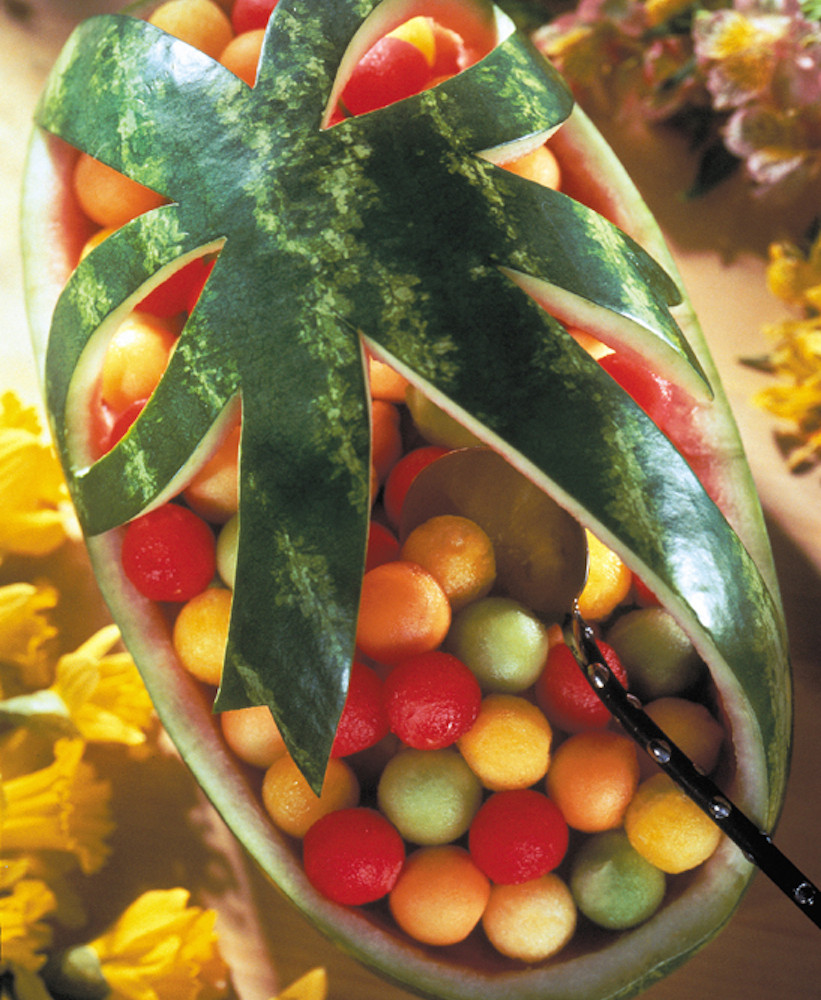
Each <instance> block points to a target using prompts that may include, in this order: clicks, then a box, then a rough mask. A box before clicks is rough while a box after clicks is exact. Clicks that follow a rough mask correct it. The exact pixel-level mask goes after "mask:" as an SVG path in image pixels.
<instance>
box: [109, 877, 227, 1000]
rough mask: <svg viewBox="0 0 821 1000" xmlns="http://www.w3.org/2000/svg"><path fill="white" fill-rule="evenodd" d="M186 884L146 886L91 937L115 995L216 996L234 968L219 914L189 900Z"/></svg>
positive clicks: (150, 999) (117, 998) (156, 998)
mask: <svg viewBox="0 0 821 1000" xmlns="http://www.w3.org/2000/svg"><path fill="white" fill-rule="evenodd" d="M188 899H189V893H188V892H187V891H186V890H185V889H165V890H153V891H151V892H146V893H144V894H143V895H142V896H140V897H139V899H137V900H136V901H135V902H134V903H132V904H131V906H129V907H128V909H127V910H125V912H124V913H123V914H122V915H121V916H120V918H119V920H117V922H116V923H115V924H114V926H113V927H112V928H111V929H110V930H109V931H107V932H106V933H105V934H103V935H102V936H101V937H98V938H96V939H95V940H94V941H91V942H90V943H89V947H90V948H91V950H92V951H94V952H95V954H96V955H97V957H98V959H99V962H100V968H101V971H102V973H103V976H104V977H105V979H106V981H107V982H108V984H109V986H110V987H111V994H110V996H109V1000H215V998H217V997H222V996H225V994H226V992H227V988H228V968H227V966H226V964H225V962H224V961H223V959H222V957H221V955H220V953H219V948H218V945H217V935H216V932H215V930H214V922H215V920H216V914H215V913H214V911H213V910H203V909H201V908H199V907H197V906H189V905H188Z"/></svg>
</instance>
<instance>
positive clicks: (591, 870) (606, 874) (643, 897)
mask: <svg viewBox="0 0 821 1000" xmlns="http://www.w3.org/2000/svg"><path fill="white" fill-rule="evenodd" d="M666 885H667V880H666V878H665V876H664V872H662V871H661V869H660V868H656V866H655V865H652V864H650V862H649V861H647V860H646V859H645V858H643V857H642V856H641V855H640V854H639V853H638V851H636V850H635V849H634V848H633V847H632V845H631V844H630V841H629V840H628V839H627V835H626V834H625V832H624V830H607V831H606V832H605V833H598V834H595V835H594V836H592V837H590V838H589V839H588V840H586V841H585V842H584V843H583V844H582V845H581V847H580V848H579V850H578V852H577V853H576V855H575V857H574V859H573V865H572V868H571V871H570V891H571V892H572V893H573V898H574V899H575V901H576V905H577V906H578V908H579V910H580V911H581V912H582V913H583V914H584V915H585V916H586V917H587V918H588V919H589V920H592V921H593V923H595V924H598V925H599V926H600V927H605V928H607V929H608V930H624V929H626V928H628V927H635V926H636V925H638V924H640V923H643V922H644V921H645V920H647V919H648V918H649V917H651V916H652V915H653V914H654V913H655V912H656V910H657V909H658V908H659V906H660V905H661V901H662V900H663V899H664V891H665V888H666Z"/></svg>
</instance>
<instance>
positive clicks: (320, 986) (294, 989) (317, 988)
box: [273, 967, 328, 1000]
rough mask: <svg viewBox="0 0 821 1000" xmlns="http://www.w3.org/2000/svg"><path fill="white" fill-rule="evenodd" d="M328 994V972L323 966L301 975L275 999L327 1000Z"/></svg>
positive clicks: (274, 999)
mask: <svg viewBox="0 0 821 1000" xmlns="http://www.w3.org/2000/svg"><path fill="white" fill-rule="evenodd" d="M327 996H328V973H327V972H326V971H325V970H324V969H323V968H321V967H318V968H316V969H311V970H310V972H306V973H305V975H304V976H300V977H299V979H297V980H295V981H294V982H293V983H291V985H290V986H289V987H287V989H285V990H283V991H282V993H278V994H277V995H276V996H275V997H274V998H273V1000H325V998H326V997H327Z"/></svg>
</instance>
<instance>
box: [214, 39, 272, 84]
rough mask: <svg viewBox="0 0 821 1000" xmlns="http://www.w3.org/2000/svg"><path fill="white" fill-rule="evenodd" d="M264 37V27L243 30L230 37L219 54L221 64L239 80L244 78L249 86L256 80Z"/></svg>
mask: <svg viewBox="0 0 821 1000" xmlns="http://www.w3.org/2000/svg"><path fill="white" fill-rule="evenodd" d="M264 38H265V29H264V28H255V29H254V30H253V31H243V33H242V34H241V35H235V36H234V38H232V39H231V41H230V42H229V43H228V44H227V45H226V46H225V48H224V49H223V52H222V55H221V56H220V62H221V63H222V65H223V66H225V68H226V69H230V70H231V72H232V73H234V74H235V75H236V76H238V77H239V78H240V80H244V81H245V83H247V84H248V86H249V87H253V86H254V84H255V83H256V82H257V68H258V66H259V57H260V53H261V52H262V41H263V39H264Z"/></svg>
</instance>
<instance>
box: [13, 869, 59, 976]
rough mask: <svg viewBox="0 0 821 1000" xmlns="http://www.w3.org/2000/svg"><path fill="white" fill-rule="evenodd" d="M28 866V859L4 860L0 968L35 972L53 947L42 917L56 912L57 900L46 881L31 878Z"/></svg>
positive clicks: (49, 929)
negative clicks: (9, 967)
mask: <svg viewBox="0 0 821 1000" xmlns="http://www.w3.org/2000/svg"><path fill="white" fill-rule="evenodd" d="M28 867H29V866H28V862H27V860H26V859H24V858H19V859H16V860H13V861H4V860H0V940H2V942H3V950H2V953H0V969H2V968H3V966H5V965H9V964H13V965H16V966H19V967H21V968H23V969H28V970H29V971H31V972H34V971H36V970H37V969H39V968H40V967H41V966H42V965H43V963H44V962H45V960H46V956H45V955H44V954H41V952H42V951H43V950H44V949H45V948H47V947H48V946H49V945H50V944H51V937H52V934H51V928H50V927H49V926H48V924H46V923H44V922H43V921H42V919H41V918H42V917H44V916H46V915H47V914H49V913H52V912H53V911H54V909H55V907H56V905H57V904H56V899H55V897H54V893H53V892H52V891H51V889H49V887H48V886H47V885H46V883H45V882H43V881H41V880H40V879H34V878H28V877H27V876H28V874H29V871H28Z"/></svg>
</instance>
